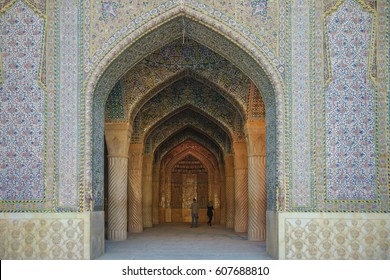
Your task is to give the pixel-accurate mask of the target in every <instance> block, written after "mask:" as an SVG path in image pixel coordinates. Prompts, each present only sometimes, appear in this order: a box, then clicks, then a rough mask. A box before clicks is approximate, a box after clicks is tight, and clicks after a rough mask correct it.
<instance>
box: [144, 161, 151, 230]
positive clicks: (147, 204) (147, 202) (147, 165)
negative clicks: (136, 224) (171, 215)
mask: <svg viewBox="0 0 390 280" xmlns="http://www.w3.org/2000/svg"><path fill="white" fill-rule="evenodd" d="M152 161H153V156H152V155H144V159H143V165H142V169H143V172H142V173H143V175H142V176H143V179H142V185H143V186H142V200H143V203H142V206H143V208H142V209H143V210H142V211H143V212H142V214H143V224H144V227H152V226H153V211H152V198H153V188H152V164H153V162H152Z"/></svg>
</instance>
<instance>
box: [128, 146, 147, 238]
mask: <svg viewBox="0 0 390 280" xmlns="http://www.w3.org/2000/svg"><path fill="white" fill-rule="evenodd" d="M143 150H144V145H143V143H137V144H130V148H129V176H128V184H129V187H128V192H127V196H128V203H127V206H128V215H129V217H128V223H127V228H128V231H129V232H133V233H137V232H142V231H143V222H142V220H143V219H142V160H143Z"/></svg>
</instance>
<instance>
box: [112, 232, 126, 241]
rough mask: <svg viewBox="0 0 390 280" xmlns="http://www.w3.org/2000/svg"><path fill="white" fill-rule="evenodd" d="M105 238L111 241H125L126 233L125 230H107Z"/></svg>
mask: <svg viewBox="0 0 390 280" xmlns="http://www.w3.org/2000/svg"><path fill="white" fill-rule="evenodd" d="M107 238H108V240H113V241H124V240H127V232H126V231H125V230H109V231H108V232H107Z"/></svg>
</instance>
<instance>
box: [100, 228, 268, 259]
mask: <svg viewBox="0 0 390 280" xmlns="http://www.w3.org/2000/svg"><path fill="white" fill-rule="evenodd" d="M247 239H248V236H247V234H246V233H236V232H234V231H233V230H228V229H226V228H224V227H223V226H219V225H217V226H212V227H209V226H208V225H206V224H201V225H199V227H197V228H190V226H189V224H163V225H157V226H154V227H153V228H146V229H145V230H144V232H143V233H138V234H134V233H133V234H129V235H128V237H127V240H126V241H108V240H106V241H105V253H104V255H103V256H101V257H99V258H98V259H101V260H153V259H156V260H271V259H272V258H271V257H270V256H268V255H267V253H266V249H265V242H255V241H248V240H247Z"/></svg>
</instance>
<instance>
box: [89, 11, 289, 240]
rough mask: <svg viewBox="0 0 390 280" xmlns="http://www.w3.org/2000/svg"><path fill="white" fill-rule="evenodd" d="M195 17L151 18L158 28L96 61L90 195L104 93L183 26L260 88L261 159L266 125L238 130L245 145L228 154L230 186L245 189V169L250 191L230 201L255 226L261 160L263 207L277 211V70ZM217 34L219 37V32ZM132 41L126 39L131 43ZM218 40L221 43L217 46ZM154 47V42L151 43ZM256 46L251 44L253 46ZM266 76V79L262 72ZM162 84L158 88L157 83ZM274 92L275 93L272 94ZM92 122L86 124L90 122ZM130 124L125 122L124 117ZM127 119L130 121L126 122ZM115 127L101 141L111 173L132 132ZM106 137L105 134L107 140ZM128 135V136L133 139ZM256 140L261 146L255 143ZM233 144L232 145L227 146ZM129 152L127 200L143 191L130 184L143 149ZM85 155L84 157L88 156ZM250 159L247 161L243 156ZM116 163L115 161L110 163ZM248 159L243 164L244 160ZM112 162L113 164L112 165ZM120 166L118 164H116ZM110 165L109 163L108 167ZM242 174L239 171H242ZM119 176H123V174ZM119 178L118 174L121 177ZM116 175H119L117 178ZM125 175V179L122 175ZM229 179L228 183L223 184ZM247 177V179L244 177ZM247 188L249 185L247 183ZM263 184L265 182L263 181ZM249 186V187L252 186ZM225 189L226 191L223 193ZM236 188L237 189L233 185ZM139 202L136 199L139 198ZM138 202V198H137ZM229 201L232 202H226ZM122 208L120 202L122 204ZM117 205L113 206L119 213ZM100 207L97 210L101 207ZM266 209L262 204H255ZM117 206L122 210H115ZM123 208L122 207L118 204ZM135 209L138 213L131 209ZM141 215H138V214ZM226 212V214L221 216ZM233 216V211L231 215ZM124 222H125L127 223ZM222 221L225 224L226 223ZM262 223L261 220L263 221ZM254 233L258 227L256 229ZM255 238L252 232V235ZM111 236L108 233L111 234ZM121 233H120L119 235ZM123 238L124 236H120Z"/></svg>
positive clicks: (98, 173) (97, 167)
mask: <svg viewBox="0 0 390 280" xmlns="http://www.w3.org/2000/svg"><path fill="white" fill-rule="evenodd" d="M195 18H196V15H194V14H191V16H188V14H186V13H184V14H183V13H182V12H180V13H178V14H176V15H175V16H172V17H171V18H170V19H169V20H165V19H156V20H157V21H158V20H161V22H160V23H161V25H159V26H158V28H156V29H153V30H151V31H150V32H145V33H144V34H142V36H140V37H139V38H138V39H137V40H136V41H134V43H132V44H128V45H126V44H125V43H124V42H122V44H121V45H120V46H119V45H118V46H117V47H115V48H114V49H113V50H112V51H111V52H110V53H109V54H108V55H107V56H106V58H105V59H104V60H103V61H102V62H101V63H100V65H99V66H98V68H96V69H95V72H94V73H93V75H92V76H91V77H93V78H92V79H91V80H90V83H89V85H88V87H87V94H90V95H91V96H93V115H91V116H90V117H92V119H93V127H94V128H93V136H92V139H93V143H94V145H93V147H94V150H93V151H92V153H91V155H93V156H92V161H93V169H94V170H93V177H94V178H93V182H94V184H93V185H94V187H95V189H94V195H96V196H95V197H98V196H99V194H100V193H102V188H103V178H102V177H103V175H102V174H103V172H102V170H103V166H102V162H103V161H102V159H101V157H102V156H103V154H102V147H103V116H104V113H103V112H104V105H105V102H106V99H107V96H108V94H109V93H110V91H111V89H112V88H113V87H114V85H115V83H116V82H117V81H118V80H119V78H120V77H123V76H124V75H125V73H127V72H128V71H129V69H131V68H132V67H134V66H135V64H136V63H137V62H138V61H140V60H141V59H143V58H145V57H146V56H147V55H148V54H151V53H153V52H154V51H155V50H156V46H157V47H160V48H161V47H163V46H165V45H167V44H168V43H170V42H172V41H174V40H175V39H176V38H178V37H180V36H181V35H182V31H183V26H185V28H186V34H190V35H189V37H190V38H191V39H193V40H194V41H197V42H199V43H201V44H203V45H205V46H206V47H208V48H209V49H211V50H213V51H215V52H216V53H218V54H220V55H221V56H223V57H225V58H229V60H230V61H231V62H232V63H233V64H234V65H235V66H237V67H238V68H239V69H240V70H241V71H242V72H243V73H245V74H246V75H247V76H248V77H249V78H250V79H251V80H252V81H253V83H254V85H255V86H256V87H257V88H258V89H259V91H260V94H261V96H262V98H263V101H264V103H265V108H266V116H267V134H266V135H267V136H266V137H267V141H266V143H267V149H266V151H267V156H266V157H265V148H264V147H263V148H259V147H258V146H259V143H261V141H264V140H265V122H257V123H255V122H246V123H245V125H244V126H243V131H244V132H245V139H246V141H247V142H244V144H242V143H241V144H239V142H237V143H235V144H234V143H233V144H234V145H233V146H234V147H233V150H235V151H237V152H236V153H235V155H236V160H235V162H236V163H240V164H241V163H243V165H242V166H241V165H240V164H236V165H235V170H234V173H235V176H234V178H235V179H233V180H234V181H235V183H234V184H235V185H236V186H238V185H240V184H243V185H245V180H248V179H245V178H244V177H245V176H241V174H244V170H246V172H247V175H246V176H248V174H249V181H250V183H249V187H247V189H246V190H247V192H248V191H249V198H250V199H249V200H248V193H247V194H246V198H245V194H244V196H243V197H241V196H242V193H236V197H235V198H234V199H236V200H237V199H238V200H240V199H242V201H243V203H245V200H247V201H248V204H249V206H248V208H247V210H246V211H249V214H248V212H246V213H245V210H243V213H241V215H242V216H245V215H246V216H249V223H253V222H254V224H256V223H257V222H256V221H257V220H259V219H261V218H260V217H258V216H256V215H257V213H258V212H259V209H258V207H259V206H258V205H257V206H256V204H258V203H257V201H258V200H259V196H263V197H264V196H265V190H264V191H263V193H262V192H260V191H259V190H258V188H257V187H256V186H258V185H259V183H261V182H260V179H259V178H260V177H262V178H263V180H264V178H265V176H264V175H265V174H264V173H265V172H263V174H261V173H259V170H260V169H261V168H265V160H267V165H266V166H267V176H266V178H267V195H268V206H267V207H268V209H270V210H275V209H276V167H275V166H276V147H277V138H276V130H277V127H276V126H277V122H276V104H277V103H276V99H277V98H279V99H280V98H282V84H281V82H280V78H279V76H278V75H277V74H276V71H275V70H273V68H272V66H271V65H270V64H269V63H268V61H267V60H266V59H265V58H263V57H257V58H253V57H252V56H251V55H250V53H251V52H250V48H251V46H252V45H251V43H250V42H247V41H246V40H245V38H243V37H240V36H237V38H236V41H235V42H232V41H230V40H229V39H228V38H229V37H228V36H227V35H224V32H220V31H215V30H213V28H212V26H213V25H212V23H211V20H210V22H208V21H207V20H208V19H207V17H206V20H205V21H204V22H205V23H199V22H197V21H195V20H194V19H195ZM221 33H222V34H221ZM132 39H133V38H128V41H129V42H130V41H131V40H132ZM146 42H154V44H146ZM221 42H222V43H221ZM156 43H157V44H156ZM253 47H255V46H253ZM262 66H263V67H266V68H267V72H265V71H264V70H263V68H262ZM266 73H267V74H268V75H267V74H266ZM160 86H161V85H160ZM275 93H277V94H275ZM145 96H146V95H141V96H138V97H137V98H138V99H136V100H133V101H132V104H131V106H130V107H129V108H128V111H129V114H130V115H131V114H132V112H133V111H134V110H135V109H136V108H139V104H142V103H145V100H144V99H143V98H144V97H145ZM228 98H231V99H232V100H236V103H237V104H238V105H239V107H240V106H241V108H238V111H239V112H240V111H243V112H246V109H247V107H246V106H244V105H242V104H243V103H245V102H246V101H242V100H240V98H239V97H238V96H236V95H234V94H231V95H230V96H228V97H227V99H228ZM92 119H91V121H92ZM129 120H130V119H129ZM130 121H131V120H130ZM114 126H115V128H114V129H111V128H108V129H107V130H106V139H107V142H108V143H109V145H108V146H110V145H111V146H112V149H111V150H112V151H111V152H110V147H109V148H108V150H109V154H110V153H111V155H110V159H111V161H112V166H114V165H115V166H116V170H118V166H119V165H126V163H125V158H126V156H127V153H128V150H127V149H126V147H128V144H129V141H130V139H129V137H128V136H129V135H132V132H134V127H135V123H131V122H129V123H127V124H121V125H118V124H115V125H114ZM107 131H115V132H114V133H107ZM108 134H110V136H107V135H108ZM132 137H133V136H132ZM259 141H260V142H259ZM230 144H232V143H230ZM133 148H134V149H132V147H131V145H130V149H131V150H132V151H135V150H137V152H132V154H131V155H130V160H129V162H131V163H132V166H133V167H132V168H134V169H129V181H131V178H134V176H133V177H132V174H138V175H137V176H135V177H137V180H138V181H133V183H130V184H129V185H130V188H129V190H130V191H129V192H128V197H131V196H139V195H140V193H142V190H141V191H140V190H139V188H138V189H137V190H135V189H132V187H131V186H137V185H138V186H140V185H141V181H139V180H140V179H139V178H141V177H142V175H139V174H140V173H141V174H142V164H140V163H142V159H141V157H140V155H142V152H143V149H144V147H138V148H135V147H133ZM87 154H88V153H87ZM226 156H228V157H229V155H228V154H225V156H224V157H226ZM248 156H249V157H248ZM114 159H115V160H114ZM246 159H248V161H247V160H246ZM114 161H115V163H114ZM119 162H120V163H119ZM226 162H229V159H225V163H226ZM109 164H110V163H109ZM224 167H225V170H224V171H225V178H226V180H225V184H226V185H228V184H231V180H232V177H233V176H230V177H229V175H228V173H229V174H230V173H232V171H231V170H228V168H227V167H226V165H225V166H224ZM122 170H127V166H126V167H125V168H122ZM131 170H133V172H132V171H131ZM241 171H242V172H241ZM122 173H125V174H126V172H125V171H123V172H122ZM122 175H123V174H122ZM122 175H121V176H122ZM125 177H127V176H126V175H125ZM228 178H229V180H230V183H228V182H227V181H229V180H228ZM246 178H248V177H246ZM116 181H121V183H119V184H122V185H123V184H125V183H124V182H125V179H124V178H123V176H122V179H121V180H118V179H116ZM246 184H248V183H246ZM264 184H265V182H264ZM251 185H252V187H251ZM227 189H228V187H226V188H225V190H227ZM236 189H237V187H236ZM228 200H231V198H229V199H228V198H227V197H226V204H228ZM138 201H139V200H138ZM141 201H142V200H141ZM230 203H231V201H230ZM122 204H123V203H122ZM117 206H118V205H116V206H115V207H114V208H115V209H118V207H117ZM96 207H99V203H97V204H96ZM100 207H101V206H100ZM129 207H134V211H135V212H137V211H139V209H142V203H141V204H138V205H137V204H131V206H129ZM260 207H265V203H264V204H263V205H262V206H260ZM119 208H121V207H119ZM122 209H123V205H122ZM136 209H138V210H136ZM141 212H142V211H141ZM227 213H228V211H227V212H226V215H228V214H227ZM236 213H237V211H236ZM135 216H137V217H142V213H141V215H139V212H138V215H135ZM127 222H129V221H127ZM226 223H227V220H226ZM262 223H263V224H265V218H264V219H263V221H262ZM136 224H138V226H136V228H135V229H134V228H129V229H128V230H129V231H134V232H137V231H142V222H140V221H138V223H137V222H136ZM234 224H235V227H236V225H239V224H240V221H239V220H237V214H236V216H235V221H234ZM245 228H248V226H247V225H245V223H244V224H243V225H241V228H237V230H245ZM249 228H253V225H250V226H249ZM254 230H255V231H258V230H259V229H257V228H255V229H254ZM253 234H254V235H256V233H253ZM115 235H116V234H113V236H115ZM119 235H120V234H119ZM122 237H123V235H122Z"/></svg>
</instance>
